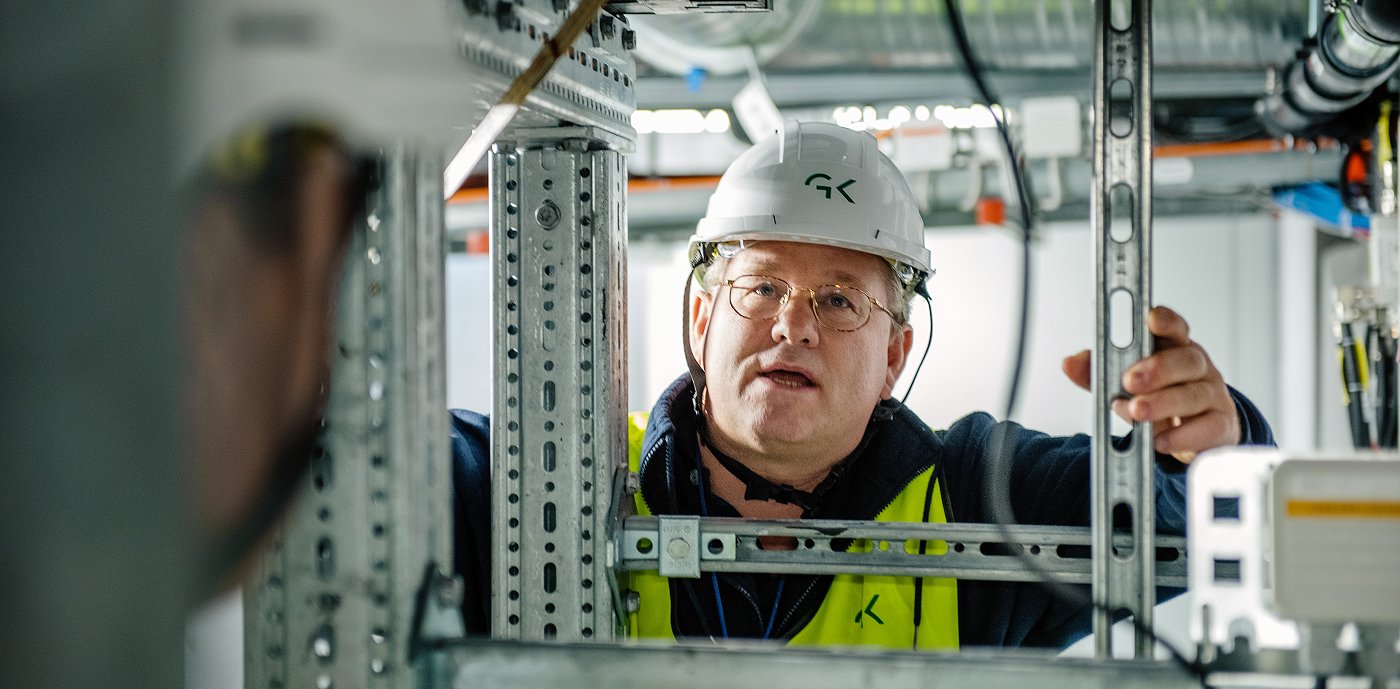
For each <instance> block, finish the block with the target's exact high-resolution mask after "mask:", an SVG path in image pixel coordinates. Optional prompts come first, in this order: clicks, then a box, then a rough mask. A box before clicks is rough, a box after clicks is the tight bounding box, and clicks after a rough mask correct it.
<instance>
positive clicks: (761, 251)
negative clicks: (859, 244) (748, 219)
mask: <svg viewBox="0 0 1400 689" xmlns="http://www.w3.org/2000/svg"><path fill="white" fill-rule="evenodd" d="M733 265H734V267H735V268H739V269H742V270H743V271H744V272H756V273H763V274H765V275H774V276H775V277H782V276H783V275H790V274H793V273H799V272H800V273H802V274H803V277H805V278H807V279H820V280H821V281H822V284H826V283H830V282H839V283H844V284H871V283H873V282H875V281H878V280H879V279H880V277H881V274H880V271H881V269H882V268H883V267H884V265H885V261H884V259H881V258H880V257H878V256H874V255H871V254H867V253H864V252H860V251H854V250H851V249H841V248H837V247H826V246H817V245H803V244H795V243H789V242H764V243H762V244H755V245H752V246H750V247H749V248H747V249H745V250H744V251H741V252H739V253H738V254H737V255H736V256H735V257H734V258H733Z"/></svg>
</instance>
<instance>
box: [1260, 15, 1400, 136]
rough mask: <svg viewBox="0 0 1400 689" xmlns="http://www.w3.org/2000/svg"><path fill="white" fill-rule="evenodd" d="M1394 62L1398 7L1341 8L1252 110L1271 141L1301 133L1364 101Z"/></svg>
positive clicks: (1399, 42)
mask: <svg viewBox="0 0 1400 689" xmlns="http://www.w3.org/2000/svg"><path fill="white" fill-rule="evenodd" d="M1397 56H1400V2H1397V0H1369V1H1366V0H1354V1H1353V2H1350V3H1344V4H1340V6H1339V7H1337V8H1336V10H1335V11H1334V12H1331V13H1330V14H1328V15H1327V17H1326V19H1324V20H1323V23H1322V28H1321V30H1320V31H1319V32H1318V35H1317V37H1316V39H1315V40H1314V41H1310V42H1309V43H1308V44H1307V45H1305V46H1304V48H1303V49H1302V50H1300V51H1299V53H1298V59H1297V60H1295V61H1294V62H1293V63H1292V64H1290V65H1288V67H1287V68H1285V70H1284V72H1283V77H1282V78H1281V79H1279V80H1278V81H1277V83H1276V84H1275V86H1274V87H1273V89H1272V91H1271V92H1270V94H1269V95H1267V96H1265V97H1264V98H1262V99H1260V100H1259V102H1258V103H1257V104H1256V109H1257V110H1258V112H1259V116H1260V118H1261V119H1262V120H1263V122H1264V126H1265V127H1267V128H1268V129H1269V131H1270V132H1271V133H1273V134H1275V135H1279V136H1282V135H1287V134H1302V133H1305V132H1307V131H1309V130H1312V129H1314V128H1316V127H1318V126H1320V125H1324V124H1327V123H1328V122H1330V121H1332V120H1333V119H1335V118H1337V117H1338V116H1339V115H1341V114H1342V113H1343V112H1345V111H1346V110H1348V109H1350V108H1351V107H1353V106H1355V105H1357V104H1359V103H1361V102H1362V101H1364V100H1366V98H1367V97H1368V96H1370V95H1371V92H1372V91H1374V90H1375V89H1376V87H1377V86H1380V85H1381V84H1383V83H1385V81H1386V79H1389V78H1390V75H1391V74H1393V73H1394V72H1395V68H1396V65H1397V64H1400V60H1397Z"/></svg>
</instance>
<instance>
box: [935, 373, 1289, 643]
mask: <svg viewBox="0 0 1400 689" xmlns="http://www.w3.org/2000/svg"><path fill="white" fill-rule="evenodd" d="M1230 394H1231V397H1232V398H1233V399H1234V401H1235V408H1236V411H1237V412H1238V413H1239V418H1240V432H1241V444H1248V445H1272V444H1273V443H1274V438H1273V433H1272V431H1271V430H1270V428H1269V424H1268V422H1267V421H1265V420H1264V417H1263V415H1262V414H1261V413H1260V412H1259V410H1258V409H1257V408H1256V407H1255V406H1254V405H1253V404H1252V403H1251V402H1250V401H1249V400H1248V399H1246V398H1245V397H1244V396H1243V395H1241V394H1239V393H1238V392H1237V391H1235V390H1234V389H1231V390H1230ZM945 441H946V442H947V445H946V448H947V449H948V453H947V455H948V456H947V457H945V458H944V462H945V466H946V469H947V470H948V471H949V472H950V483H949V485H950V493H951V495H950V496H949V498H950V502H951V503H952V506H953V512H954V518H955V519H956V520H958V521H962V522H986V523H990V522H994V521H996V516H997V514H998V511H997V510H995V509H993V503H995V502H1001V500H998V498H997V495H998V494H1000V495H1004V496H1005V497H1006V499H1007V500H1009V503H1010V505H1009V506H1010V509H1011V511H1012V514H1013V515H1014V518H1015V520H1016V521H1017V522H1019V523H1022V524H1044V525H1064V526H1087V525H1088V524H1089V510H1090V490H1089V468H1090V463H1091V461H1092V457H1091V454H1090V447H1089V441H1090V438H1089V436H1087V435H1082V434H1081V435H1074V436H1067V437H1055V436H1049V435H1046V434H1044V433H1039V432H1036V431H1031V430H1028V429H1025V428H1022V427H1021V426H1019V425H1017V424H1014V423H1007V424H997V423H996V421H995V420H994V419H992V417H990V416H988V415H986V414H974V415H971V416H968V417H965V418H964V419H962V420H960V421H958V422H957V423H955V424H953V426H952V427H950V428H949V429H948V431H947V434H946V435H945ZM1114 443H1115V445H1118V446H1119V447H1127V446H1128V445H1129V444H1130V443H1131V437H1124V438H1115V439H1114ZM1185 468H1186V467H1185V465H1183V464H1181V463H1180V462H1177V461H1176V460H1175V459H1173V458H1172V457H1170V456H1169V455H1162V454H1159V455H1158V456H1157V461H1156V463H1155V466H1154V468H1153V472H1154V478H1155V481H1154V484H1155V494H1154V504H1155V507H1156V526H1157V531H1158V532H1159V533H1165V534H1176V535H1180V534H1183V533H1185V529H1186V472H1185ZM1086 593H1087V589H1086ZM1169 595H1172V593H1171V592H1167V591H1165V590H1159V597H1161V598H1165V597H1167V596H1169ZM966 596H967V597H965V598H964V600H965V601H966V602H968V603H973V602H974V601H973V600H971V598H976V599H977V600H976V601H975V604H976V607H978V608H980V609H982V610H983V611H984V615H983V616H982V618H981V619H980V620H976V621H973V620H968V622H969V623H970V624H968V625H967V626H969V627H971V628H970V629H969V630H968V631H970V632H972V634H970V636H972V637H973V639H969V640H970V641H973V643H987V644H990V645H998V646H1018V645H1036V646H1057V647H1063V646H1066V645H1068V644H1070V643H1072V642H1074V641H1075V640H1076V639H1078V638H1079V637H1081V636H1083V635H1085V634H1087V633H1088V631H1089V622H1090V619H1091V616H1090V615H1089V610H1088V609H1087V608H1085V607H1083V606H1078V605H1071V604H1069V603H1068V602H1067V601H1066V600H1064V599H1062V598H1061V597H1059V596H1055V595H1052V594H1050V593H1049V592H1047V591H1046V590H1045V589H1043V588H1039V587H1036V586H1035V585H1032V584H1024V585H1014V586H1012V585H1006V584H997V585H995V586H993V585H992V584H990V583H986V584H984V583H980V582H979V583H978V584H977V585H976V586H970V587H968V591H967V594H966ZM969 612H970V611H969ZM960 617H962V618H963V619H967V618H966V617H964V616H961V615H960Z"/></svg>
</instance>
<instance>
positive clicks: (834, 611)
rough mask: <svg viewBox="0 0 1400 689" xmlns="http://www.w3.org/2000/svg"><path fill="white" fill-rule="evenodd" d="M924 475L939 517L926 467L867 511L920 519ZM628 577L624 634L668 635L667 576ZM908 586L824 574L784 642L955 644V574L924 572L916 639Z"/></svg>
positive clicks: (636, 461) (935, 519) (640, 418)
mask: <svg viewBox="0 0 1400 689" xmlns="http://www.w3.org/2000/svg"><path fill="white" fill-rule="evenodd" d="M648 416H649V415H648V414H647V413H646V412H635V413H632V414H630V415H629V416H628V419H627V420H628V428H627V441H628V442H627V449H628V452H627V458H628V467H629V468H630V470H631V471H634V472H640V471H641V463H642V439H643V437H644V436H645V435H646V427H647V418H648ZM929 481H933V482H934V485H933V488H934V493H933V502H932V504H931V505H930V509H929V518H928V521H929V522H930V523H935V524H943V523H946V522H947V518H946V517H945V516H944V514H943V493H942V490H943V488H942V486H940V485H939V484H938V481H937V479H936V478H935V477H934V470H933V468H932V467H930V468H929V469H928V470H926V471H924V472H923V473H921V474H919V475H918V476H917V477H915V478H914V480H912V481H910V482H909V483H908V485H906V486H905V487H904V489H903V490H901V491H900V492H899V495H897V496H895V499H894V502H892V503H890V505H889V506H888V507H886V508H885V509H884V510H882V511H881V512H880V513H879V514H878V515H876V516H875V521H879V522H922V521H924V501H925V497H926V495H927V492H928V482H929ZM634 500H635V503H636V507H637V514H639V515H643V516H649V515H651V514H652V512H651V509H650V508H649V507H648V506H647V504H646V501H645V500H644V499H643V498H642V494H641V492H640V491H639V492H637V493H636V495H635V498H634ZM873 546H874V544H873V543H871V542H870V541H866V540H857V541H855V542H854V543H852V544H851V547H850V548H849V551H851V552H870V551H871V549H872V547H873ZM881 546H882V547H885V548H889V547H901V546H900V545H898V544H887V543H882V544H881ZM903 547H906V548H908V550H909V552H912V553H917V552H918V548H919V544H918V542H909V543H907V544H906V545H904V546H903ZM947 551H948V544H947V542H945V541H928V545H927V548H926V550H925V552H927V553H929V554H931V555H937V554H942V553H946V552H947ZM629 581H630V584H629V587H630V588H631V589H632V590H633V591H636V592H637V594H638V595H639V596H640V604H639V606H638V608H637V610H636V611H635V612H632V613H629V614H628V620H629V627H630V631H629V635H630V636H631V637H634V638H641V639H670V640H674V639H675V634H674V632H673V631H672V630H671V588H670V583H669V580H668V579H667V578H665V577H662V576H661V575H659V574H657V573H656V572H654V571H650V572H632V573H631V575H630V576H629ZM914 586H915V579H914V577H896V576H862V575H850V574H839V575H836V576H834V577H833V578H832V582H831V588H830V589H829V590H828V591H827V594H826V598H824V599H823V600H822V604H821V607H819V608H818V609H817V612H816V615H814V616H813V617H812V619H811V621H809V622H808V623H807V624H806V625H805V626H803V627H802V628H801V629H800V630H798V631H797V633H796V634H795V635H793V637H792V638H791V639H790V640H789V641H788V643H790V644H797V645H803V646H880V647H884V648H892V649H904V650H908V649H910V648H918V649H921V650H939V651H954V650H957V648H958V589H957V580H955V579H945V578H934V577H924V579H923V594H922V598H923V600H922V605H921V607H922V608H923V617H922V620H921V621H920V623H919V627H918V629H917V633H918V636H917V645H916V643H915V631H916V630H915V628H914Z"/></svg>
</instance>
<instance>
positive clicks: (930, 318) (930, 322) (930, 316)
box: [899, 294, 933, 404]
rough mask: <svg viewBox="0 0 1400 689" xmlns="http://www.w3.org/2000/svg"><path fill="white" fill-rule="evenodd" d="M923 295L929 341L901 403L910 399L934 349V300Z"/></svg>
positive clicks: (925, 345) (925, 344)
mask: <svg viewBox="0 0 1400 689" xmlns="http://www.w3.org/2000/svg"><path fill="white" fill-rule="evenodd" d="M922 296H923V298H924V305H925V306H927V307H928V341H927V342H925V343H924V355H923V356H921V357H919V365H918V366H915V367H914V376H913V377H912V378H910V379H909V387H908V388H906V389H905V390H904V397H903V398H901V399H900V400H899V403H900V404H904V403H905V402H908V401H909V393H911V392H913V391H914V381H916V380H918V379H919V371H922V370H924V360H925V359H927V358H928V350H930V349H933V300H932V299H930V298H929V296H928V295H927V294H924V295H922Z"/></svg>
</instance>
